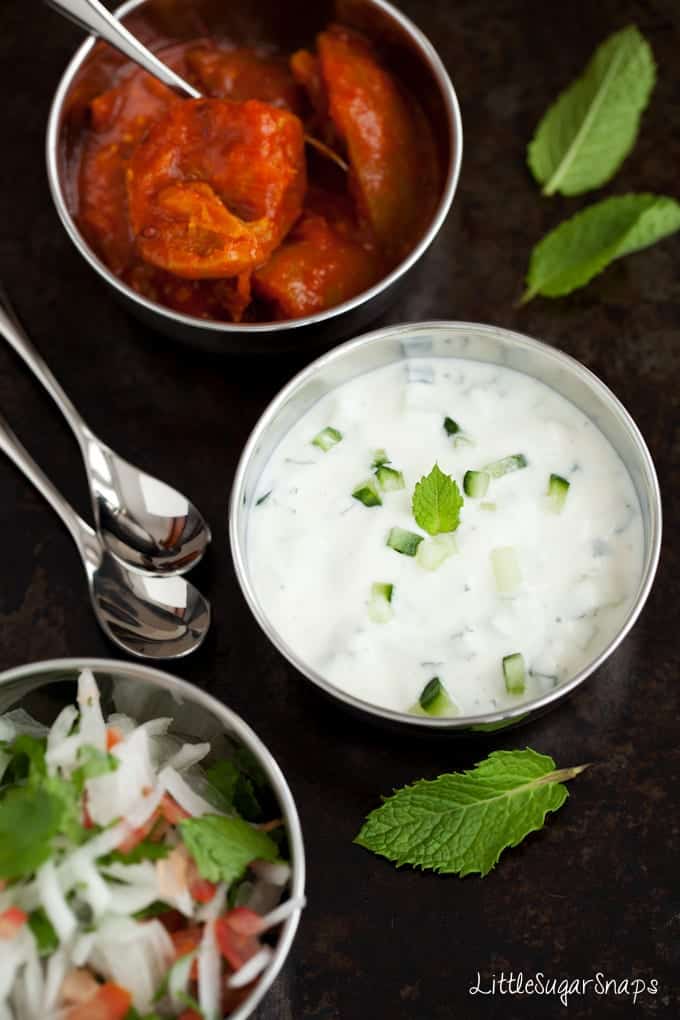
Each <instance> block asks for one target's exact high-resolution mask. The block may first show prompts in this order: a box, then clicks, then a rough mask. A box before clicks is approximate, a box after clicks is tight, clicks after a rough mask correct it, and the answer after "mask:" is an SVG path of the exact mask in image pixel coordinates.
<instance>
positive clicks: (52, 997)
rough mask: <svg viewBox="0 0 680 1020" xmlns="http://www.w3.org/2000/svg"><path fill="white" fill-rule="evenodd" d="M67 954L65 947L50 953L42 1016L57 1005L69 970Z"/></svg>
mask: <svg viewBox="0 0 680 1020" xmlns="http://www.w3.org/2000/svg"><path fill="white" fill-rule="evenodd" d="M70 968H71V964H70V962H69V953H68V950H67V947H66V946H60V948H59V949H57V951H56V952H55V953H52V954H51V956H50V958H49V960H48V961H47V967H46V968H45V988H44V990H43V1006H42V1016H45V1015H46V1014H50V1013H51V1012H52V1010H53V1009H55V1008H56V1006H57V1005H58V1003H59V998H60V994H61V987H62V985H63V983H64V978H65V977H66V972H67V971H68V970H70Z"/></svg>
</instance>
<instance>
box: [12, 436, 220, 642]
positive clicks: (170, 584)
mask: <svg viewBox="0 0 680 1020" xmlns="http://www.w3.org/2000/svg"><path fill="white" fill-rule="evenodd" d="M0 450H3V451H4V452H5V453H6V454H7V456H8V457H9V458H10V460H12V461H13V462H14V463H15V464H16V466H17V467H18V468H19V470H20V471H22V472H23V473H24V474H25V475H26V477H27V478H28V479H29V481H31V482H33V484H34V485H35V487H36V489H37V490H38V491H39V492H40V493H41V494H42V495H43V496H44V497H45V499H46V500H47V502H48V503H49V504H50V505H51V506H52V508H53V510H55V512H56V513H57V514H58V515H59V517H61V519H62V521H63V523H64V524H65V525H66V527H67V528H68V530H69V531H70V533H71V537H72V538H73V540H74V542H75V543H76V546H77V547H78V551H79V553H80V555H81V558H82V561H83V566H84V567H85V572H86V574H87V580H88V585H89V589H90V599H91V602H92V607H93V609H94V612H95V616H96V617H97V621H98V623H99V625H100V627H101V628H102V630H103V631H104V633H105V634H106V635H107V636H108V637H109V638H110V639H111V640H112V641H113V642H114V643H115V644H116V645H118V647H119V648H122V649H123V651H124V652H126V653H127V654H128V655H134V656H137V657H138V658H144V659H155V660H158V659H178V658H181V657H182V656H184V655H188V654H189V653H190V652H193V651H194V650H195V649H196V648H198V647H199V645H201V644H202V642H203V639H204V638H205V635H206V634H207V632H208V629H209V627H210V603H209V602H208V601H207V599H205V598H204V597H203V595H201V593H200V592H199V591H198V589H196V588H195V587H194V586H193V585H192V584H190V583H189V582H188V581H186V580H185V579H184V578H183V577H179V576H173V577H159V576H154V575H153V574H151V575H150V574H142V573H140V572H139V571H137V570H134V569H133V568H131V567H126V566H125V565H124V564H122V563H120V562H119V561H118V560H117V559H116V558H115V557H114V556H113V554H112V553H111V552H109V550H108V549H107V548H106V546H105V545H104V543H103V542H102V541H101V539H100V537H99V535H98V534H97V533H96V532H95V531H94V530H93V529H92V528H91V527H90V526H89V524H86V523H85V521H83V520H82V519H81V518H80V517H79V516H78V514H77V513H76V512H75V510H74V509H73V507H72V506H71V505H70V503H68V502H67V501H66V500H65V499H64V497H63V496H62V495H61V493H60V492H59V491H58V489H56V488H55V486H54V485H53V484H52V482H51V481H50V480H49V478H48V477H47V476H46V475H45V474H44V472H43V471H42V470H41V469H40V468H39V467H38V465H37V464H36V463H35V461H34V460H33V458H32V457H31V456H30V454H29V453H28V452H27V451H26V450H25V449H24V447H23V446H22V444H21V443H20V442H19V440H18V439H17V437H16V436H15V435H14V433H13V432H12V430H11V429H10V427H9V425H7V423H6V422H5V421H4V420H3V419H2V418H1V417H0Z"/></svg>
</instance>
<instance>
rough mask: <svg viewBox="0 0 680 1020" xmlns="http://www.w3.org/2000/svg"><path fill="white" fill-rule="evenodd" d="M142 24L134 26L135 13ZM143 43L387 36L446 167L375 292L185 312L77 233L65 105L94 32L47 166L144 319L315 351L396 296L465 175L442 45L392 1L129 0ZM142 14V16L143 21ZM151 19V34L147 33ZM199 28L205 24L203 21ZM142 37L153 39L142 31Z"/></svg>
mask: <svg viewBox="0 0 680 1020" xmlns="http://www.w3.org/2000/svg"><path fill="white" fill-rule="evenodd" d="M131 14H132V15H133V17H134V19H136V20H135V22H134V24H133V25H130V17H129V16H130V15H131ZM116 15H117V17H119V18H121V19H123V20H125V21H126V23H127V24H128V25H129V27H131V28H132V29H133V30H134V31H136V32H137V33H138V34H139V35H140V37H141V38H142V39H143V41H147V38H148V36H149V26H153V25H156V26H158V28H157V31H158V32H160V33H161V34H162V36H163V37H164V38H165V40H166V41H168V42H172V41H177V40H182V39H189V38H195V37H196V36H197V35H200V34H205V31H206V29H207V30H208V31H209V32H211V33H216V34H223V35H228V36H230V37H231V38H233V39H234V41H236V42H241V43H244V44H248V45H253V44H262V43H264V44H270V45H273V46H275V47H277V48H280V49H283V50H292V49H294V48H297V47H299V46H302V45H304V44H305V43H307V42H310V41H311V40H312V39H313V37H314V34H315V33H316V32H318V31H320V30H321V29H322V28H323V26H324V25H326V24H327V23H328V22H329V21H332V20H337V21H342V22H343V23H344V24H347V25H349V26H352V27H355V28H357V29H359V30H361V31H362V32H364V34H366V35H367V36H369V37H371V38H373V39H375V40H377V41H379V42H380V45H381V48H382V49H383V50H385V51H386V52H387V53H388V55H389V58H390V63H391V65H393V66H395V67H396V68H397V69H398V71H399V75H400V79H401V80H403V81H404V83H405V84H406V85H408V87H409V88H410V90H411V91H412V93H413V94H414V95H415V96H416V97H417V99H418V100H419V101H420V102H421V104H422V105H423V107H424V109H425V111H426V113H427V115H428V117H429V119H430V121H431V123H432V126H433V129H434V133H435V139H436V141H437V144H438V147H439V150H440V161H441V165H442V168H443V170H444V174H443V182H442V186H441V193H440V196H439V202H438V204H437V207H436V210H435V212H434V215H433V217H432V221H431V223H430V225H429V227H428V228H427V230H426V232H425V234H424V235H423V236H422V238H421V239H420V241H419V242H418V244H417V245H416V246H415V247H414V248H413V250H412V251H411V253H410V254H409V256H408V257H407V258H406V259H404V261H403V262H402V263H401V264H400V265H398V266H397V267H396V268H395V269H394V270H393V271H392V272H391V273H389V275H388V276H386V277H385V278H384V279H382V280H381V281H380V282H379V283H377V284H376V285H375V286H374V287H371V288H370V290H367V291H364V293H363V294H359V295H358V296H357V297H354V298H352V299H351V300H349V301H345V302H344V303H343V304H341V305H337V306H336V307H335V308H331V309H329V310H328V311H325V312H320V313H318V314H317V315H308V316H305V317H304V318H300V319H291V320H289V321H287V322H269V323H256V324H234V323H225V322H213V321H208V320H205V319H198V318H195V317H194V316H189V315H182V314H180V313H179V312H175V311H172V310H170V309H169V308H165V307H164V306H163V305H159V304H157V303H156V302H154V301H150V300H148V299H147V298H144V297H142V296H140V295H139V294H138V293H137V292H136V291H134V290H133V289H132V288H131V287H128V286H127V285H126V284H125V283H123V282H122V280H119V279H118V277H116V276H114V274H113V273H112V272H111V271H110V270H109V269H108V268H107V266H106V265H104V263H103V262H102V261H101V260H100V259H99V257H98V256H97V255H96V254H95V252H94V251H93V250H92V248H91V247H90V246H89V245H88V243H87V242H86V241H85V239H84V237H83V236H82V234H81V233H80V230H79V228H78V225H77V223H76V221H75V218H74V215H73V209H74V207H75V201H76V196H75V195H72V194H70V193H69V188H68V180H67V175H66V168H67V164H68V162H69V159H70V158H71V139H70V137H69V131H68V124H67V118H66V116H65V109H66V104H67V103H68V99H69V93H70V92H71V89H72V86H73V83H74V80H75V78H76V77H77V75H78V74H79V72H80V71H81V69H82V68H83V65H84V64H85V63H86V61H87V59H88V57H89V55H90V53H91V52H92V49H93V47H94V45H95V41H96V40H95V38H94V37H90V38H89V39H88V40H87V42H85V43H84V44H83V45H82V46H81V47H80V49H79V50H78V52H77V53H76V54H75V56H74V57H73V59H72V60H71V62H70V64H69V65H68V67H67V68H66V71H65V72H64V75H63V77H62V79H61V81H60V83H59V86H58V88H57V92H56V95H55V97H54V100H53V102H52V108H51V111H50V116H49V121H48V126H47V174H48V179H49V184H50V190H51V192H52V197H53V199H54V203H55V205H56V207H57V212H58V213H59V216H60V218H61V222H62V223H63V225H64V227H65V228H66V231H67V233H68V234H69V236H70V238H71V240H72V241H73V243H74V244H75V246H76V248H77V249H78V251H79V252H80V254H81V255H82V256H83V257H84V258H85V259H86V261H87V262H89V264H90V265H91V266H92V268H93V269H94V270H95V271H96V272H97V273H99V275H100V276H101V277H102V278H103V279H104V281H105V282H106V283H107V284H108V285H109V287H110V288H111V289H112V291H113V293H114V294H116V295H117V296H118V297H119V298H121V299H122V301H123V303H124V304H125V305H126V306H127V307H128V309H129V310H130V311H131V312H132V313H133V314H134V315H135V316H137V318H139V319H141V320H142V321H143V322H145V323H147V324H148V325H149V326H152V327H153V328H154V329H156V330H158V331H159V332H161V333H164V334H166V335H167V336H171V337H173V338H175V339H178V340H182V341H185V342H187V343H189V344H191V345H193V346H195V347H199V348H203V349H206V350H213V351H220V352H224V353H237V354H241V353H245V354H259V353H269V352H279V353H280V352H284V351H290V350H300V349H302V350H304V349H307V350H310V351H312V352H314V353H318V352H319V351H320V350H324V349H325V348H326V347H328V346H329V345H330V344H332V343H334V342H336V341H337V340H339V339H341V338H343V337H347V336H350V335H351V334H352V333H356V332H357V331H358V330H360V329H365V327H366V326H367V325H369V323H371V322H373V321H375V319H377V318H378V317H379V316H380V315H382V313H383V312H384V311H385V309H386V308H387V307H388V306H389V305H390V304H391V303H392V302H393V301H394V300H395V298H396V297H397V295H398V292H399V290H400V289H401V287H402V286H403V285H404V283H405V281H406V278H407V276H408V274H409V272H410V270H411V269H412V268H413V267H414V266H415V264H416V263H417V262H418V261H419V259H420V258H421V256H422V255H423V254H424V252H425V251H426V250H427V248H428V247H429V246H430V244H431V243H432V241H433V240H434V238H435V237H436V236H437V234H438V233H439V230H440V228H441V226H442V223H443V222H444V219H445V217H446V214H447V213H448V211H449V208H450V206H451V202H452V201H453V196H454V193H455V190H456V185H457V183H458V174H459V172H460V164H461V157H462V151H463V129H462V125H461V120H460V110H459V108H458V101H457V99H456V94H455V92H454V90H453V86H452V84H451V81H450V79H449V76H448V74H447V73H446V69H445V68H444V65H443V64H442V62H441V60H440V58H439V56H438V55H437V52H436V50H435V49H434V47H433V46H432V44H431V43H430V42H429V41H428V39H426V38H425V36H424V35H423V34H422V32H420V31H419V29H418V28H416V26H415V25H414V24H413V22H411V21H409V19H408V18H407V17H406V16H405V15H404V14H402V13H401V11H399V10H397V9H396V8H395V7H392V5H391V4H389V3H386V2H385V0H319V2H318V3H315V4H313V5H310V4H309V3H308V2H307V0H289V2H288V3H287V4H286V6H285V12H284V10H283V9H282V7H281V4H280V2H278V0H260V2H258V3H257V4H229V3H224V2H223V0H184V2H183V3H181V4H172V5H169V4H165V3H159V2H158V0H128V2H127V3H125V4H123V5H122V7H119V8H118V10H117V11H116ZM140 19H142V20H141V21H140ZM145 25H146V32H145ZM197 26H199V27H197ZM145 36H146V37H147V38H145Z"/></svg>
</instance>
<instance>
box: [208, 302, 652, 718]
mask: <svg viewBox="0 0 680 1020" xmlns="http://www.w3.org/2000/svg"><path fill="white" fill-rule="evenodd" d="M415 329H419V330H420V329H428V330H432V331H438V330H445V331H447V332H449V333H450V332H454V333H468V332H475V333H481V334H484V335H488V336H490V337H491V336H493V337H496V338H498V337H499V336H500V337H501V339H502V340H503V341H504V342H507V343H509V344H510V345H515V346H517V347H519V348H520V349H524V350H529V351H534V352H537V353H538V354H540V355H541V356H543V357H547V358H548V359H549V360H552V361H553V362H556V363H557V364H558V365H561V366H563V367H566V368H567V369H569V370H571V371H572V372H575V373H576V375H577V376H578V377H580V379H581V380H582V381H583V383H584V384H585V386H586V387H588V388H590V389H591V390H594V391H595V392H596V393H597V394H598V395H599V396H601V397H602V399H603V400H604V402H605V403H609V405H610V406H611V408H612V410H613V411H614V412H615V413H616V414H617V415H618V417H619V420H620V421H621V422H622V424H623V425H624V426H625V427H626V428H627V429H628V432H629V435H630V437H631V439H632V440H633V441H634V444H635V446H636V448H637V451H638V454H639V456H640V466H641V467H642V469H643V475H644V480H645V484H646V485H647V486H648V489H649V493H648V494H649V502H650V528H649V540H648V542H646V543H645V548H644V549H643V552H644V553H645V558H644V562H643V569H642V574H641V576H640V580H639V583H638V588H637V594H636V597H635V601H634V603H633V605H632V606H631V608H630V611H629V613H628V615H627V617H626V619H625V620H624V622H623V624H622V626H621V627H620V629H619V630H618V631H617V632H616V633H615V634H614V635H613V637H612V638H611V640H610V641H609V642H608V643H607V644H606V645H605V647H604V648H603V649H602V650H601V651H600V653H599V654H598V655H597V656H596V657H595V658H594V659H592V660H591V661H590V662H588V663H586V665H585V666H584V667H583V668H582V669H580V670H579V671H578V672H577V673H576V674H574V676H573V677H571V678H570V679H569V680H565V681H564V682H563V683H562V684H559V685H558V686H557V687H555V688H553V689H552V690H551V691H548V692H547V693H546V694H543V695H541V696H539V697H536V698H532V699H531V700H530V701H525V702H522V703H521V704H519V705H517V706H513V707H511V708H506V709H502V710H498V711H495V712H487V713H483V714H479V715H466V716H452V717H445V718H433V717H430V716H415V715H409V714H408V713H406V712H397V711H395V710H394V709H389V708H384V707H382V706H380V705H374V704H372V703H370V702H368V701H364V700H362V699H361V698H358V697H355V696H354V695H353V694H349V693H348V692H346V691H342V690H340V689H339V688H337V687H335V686H334V685H333V684H331V683H329V682H328V681H327V680H325V679H324V677H323V676H321V674H320V673H317V672H316V670H314V669H312V668H311V667H309V666H307V665H306V663H304V662H303V660H302V659H300V657H299V656H298V655H297V653H296V652H295V651H294V650H293V649H292V648H291V647H290V646H289V645H288V644H287V643H286V641H284V639H283V638H282V637H281V636H280V635H279V633H278V631H277V630H276V629H275V628H274V626H273V625H272V624H271V623H270V621H269V618H268V616H267V614H266V613H265V611H264V609H263V607H262V606H261V604H260V601H259V599H258V597H257V595H256V592H255V588H254V585H253V584H252V583H251V580H250V576H249V572H248V567H247V560H246V551H245V549H244V548H242V545H241V541H240V537H239V527H238V523H239V519H240V516H241V514H242V513H243V514H248V513H249V512H250V508H246V506H245V503H244V497H245V479H246V474H247V471H248V468H249V464H250V460H251V457H252V456H253V455H254V453H255V451H256V448H257V446H258V444H259V442H260V439H261V437H262V435H263V433H264V432H265V431H266V430H267V428H268V427H269V425H270V423H271V422H272V420H273V419H274V418H275V417H276V415H277V414H278V412H279V410H280V408H281V407H282V406H283V405H284V404H285V403H286V401H287V400H288V399H289V397H290V396H291V395H292V394H293V393H294V392H295V391H296V390H297V389H298V388H300V387H302V386H303V385H305V383H306V382H307V381H308V380H310V379H312V378H313V377H314V376H315V375H317V374H319V373H321V372H323V371H324V370H325V369H326V368H327V367H329V366H331V365H332V364H333V363H334V362H336V361H339V360H342V359H343V358H345V357H347V356H351V354H352V352H353V351H355V350H357V349H359V348H361V347H365V346H370V345H372V344H380V343H381V342H384V341H386V340H393V339H395V338H399V337H401V336H406V335H408V334H409V333H411V332H413V330H415ZM470 360H474V358H473V359H470ZM524 374H525V375H531V373H529V372H525V373H524ZM532 378H533V377H532ZM565 399H568V398H565ZM624 467H626V470H627V471H628V473H629V474H630V471H629V469H628V465H626V464H624ZM228 514H229V543H230V548H231V555H232V560H233V564H234V570H235V573H236V578H237V580H238V583H239V585H240V587H241V592H242V594H243V596H244V598H245V600H246V603H247V604H248V606H249V608H250V611H251V613H252V614H253V616H254V617H255V620H256V621H257V623H258V625H259V626H260V628H261V630H262V631H263V632H264V634H265V635H266V636H267V637H268V638H269V640H270V641H271V642H272V644H273V645H274V646H275V647H276V648H277V649H278V651H279V652H280V653H281V654H282V655H283V656H284V657H285V658H286V659H287V660H288V662H289V663H291V665H292V666H294V667H295V669H296V670H297V671H298V672H299V673H302V675H303V676H304V677H305V678H306V679H307V680H310V681H311V682H312V683H313V684H315V685H316V686H317V687H319V688H321V690H322V691H324V692H325V693H326V694H328V695H330V696H331V697H332V698H333V699H335V700H336V701H341V702H343V703H344V704H345V705H346V706H347V707H349V708H351V709H354V710H356V711H358V712H360V713H361V714H363V715H368V716H372V717H373V718H378V719H380V720H382V721H389V722H391V723H397V724H399V725H400V726H404V725H406V726H409V727H410V728H411V729H412V730H414V731H415V730H420V731H427V730H429V731H439V732H442V731H454V730H458V731H469V730H474V729H475V728H477V727H479V728H480V730H482V731H483V730H485V729H486V728H487V727H489V728H491V727H492V728H494V729H495V728H498V729H501V728H503V727H504V726H509V725H511V723H518V722H520V721H521V720H522V719H523V718H525V717H526V718H527V719H529V718H532V717H533V716H535V715H536V714H538V713H540V712H541V711H543V710H545V709H547V708H548V707H550V706H551V705H552V704H553V702H556V701H561V700H562V699H563V698H564V697H565V696H567V695H568V694H570V693H571V692H572V691H574V690H575V689H576V688H577V687H579V686H580V685H581V684H582V683H583V682H584V681H585V680H586V679H587V678H588V677H589V676H591V675H592V674H593V673H594V672H595V671H596V670H597V669H599V667H600V666H601V665H602V664H603V663H604V662H605V660H606V659H608V658H609V656H610V655H611V654H612V653H613V652H614V651H615V650H616V649H617V648H618V647H619V645H620V644H621V643H622V642H623V640H624V639H625V638H626V636H627V635H628V634H629V632H630V631H631V629H632V627H633V625H634V624H635V622H636V620H637V618H638V617H639V615H640V613H641V612H642V609H643V608H644V605H645V603H646V601H647V597H648V595H649V592H650V590H651V587H652V584H653V582H654V577H655V575H656V570H657V566H658V563H659V555H660V550H661V534H662V505H661V493H660V490H659V482H658V478H657V474H656V469H655V467H654V462H653V460H652V456H651V454H650V452H649V449H648V447H647V444H646V443H645V440H644V438H643V436H642V433H641V432H640V429H639V428H638V426H637V425H636V423H635V421H634V419H633V418H632V416H631V415H630V414H629V412H628V411H627V410H626V408H625V407H624V405H623V404H622V403H621V401H620V400H619V399H618V397H617V396H616V395H615V394H614V393H613V392H612V391H611V390H610V389H609V387H608V386H607V385H606V384H605V383H604V382H602V380H601V379H600V378H599V377H598V376H597V375H595V373H594V372H592V371H591V370H590V369H589V368H587V367H586V366H585V365H583V364H582V363H581V362H580V361H578V360H577V359H576V358H573V357H572V356H571V355H570V354H567V353H566V352H565V351H562V350H560V349H559V348H556V347H553V346H551V345H550V344H547V343H545V342H544V341H542V340H535V339H533V338H532V337H529V336H526V335H525V334H523V333H518V332H516V331H515V330H510V329H506V328H505V327H503V326H495V325H489V324H485V323H474V322H461V321H456V320H447V319H433V320H427V321H422V322H410V323H401V324H395V325H388V326H383V327H381V328H379V329H375V330H372V331H371V332H369V333H364V334H362V335H361V336H358V337H355V338H354V339H352V340H348V341H346V342H345V343H343V344H340V345H339V346H337V347H335V348H333V349H332V350H331V351H328V352H327V353H325V354H323V355H321V356H320V357H318V358H316V359H315V360H314V361H312V362H311V363H310V364H309V365H307V366H306V367H305V368H303V369H302V371H300V372H298V373H297V374H296V375H295V376H294V377H293V378H292V379H291V380H290V381H289V382H288V383H287V384H286V385H285V386H284V387H283V388H282V389H281V390H280V391H279V392H278V393H277V394H276V396H275V397H274V398H273V400H271V401H270V403H269V404H268V405H267V407H266V408H265V410H264V411H263V413H262V415H261V416H260V418H259V419H258V420H257V422H256V424H255V426H254V428H253V430H252V432H251V433H250V436H249V437H248V441H247V442H246V445H245V446H244V448H243V452H242V454H241V457H240V459H239V462H238V465H237V468H236V473H235V475H234V481H233V484H232V490H231V495H230V499H229V509H228Z"/></svg>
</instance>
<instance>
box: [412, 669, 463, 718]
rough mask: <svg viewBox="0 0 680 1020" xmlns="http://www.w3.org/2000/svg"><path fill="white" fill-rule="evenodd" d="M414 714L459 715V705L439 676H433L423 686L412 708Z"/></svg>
mask: <svg viewBox="0 0 680 1020" xmlns="http://www.w3.org/2000/svg"><path fill="white" fill-rule="evenodd" d="M411 714H412V715H431V716H442V715H458V706H457V705H455V704H454V702H453V701H452V700H451V698H450V697H449V695H448V692H447V690H446V688H445V687H444V684H443V683H442V682H441V680H440V679H439V677H438V676H433V677H432V679H431V680H428V682H427V683H426V684H425V686H424V687H423V691H422V694H421V695H420V697H419V698H418V701H417V703H416V704H415V705H414V706H413V708H412V709H411Z"/></svg>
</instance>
